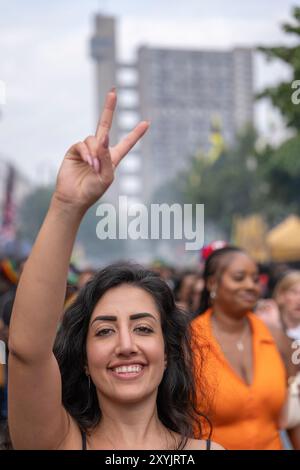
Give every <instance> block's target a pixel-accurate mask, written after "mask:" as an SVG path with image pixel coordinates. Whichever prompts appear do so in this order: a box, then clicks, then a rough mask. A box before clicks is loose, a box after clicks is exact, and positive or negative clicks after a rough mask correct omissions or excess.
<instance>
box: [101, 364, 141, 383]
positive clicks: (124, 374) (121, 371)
mask: <svg viewBox="0 0 300 470" xmlns="http://www.w3.org/2000/svg"><path fill="white" fill-rule="evenodd" d="M145 367H146V366H144V365H143V366H142V365H140V364H139V365H137V366H129V367H124V366H120V367H115V368H113V369H109V372H110V373H111V374H112V375H113V376H114V377H116V378H117V379H120V380H132V379H136V378H139V377H141V376H142V375H143V374H144V371H145Z"/></svg>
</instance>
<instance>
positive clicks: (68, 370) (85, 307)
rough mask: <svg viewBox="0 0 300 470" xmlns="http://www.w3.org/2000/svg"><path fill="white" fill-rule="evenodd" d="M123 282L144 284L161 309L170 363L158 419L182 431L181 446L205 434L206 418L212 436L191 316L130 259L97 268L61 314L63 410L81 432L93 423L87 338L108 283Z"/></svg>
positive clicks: (57, 347)
mask: <svg viewBox="0 0 300 470" xmlns="http://www.w3.org/2000/svg"><path fill="white" fill-rule="evenodd" d="M122 284H129V285H132V286H136V287H139V288H141V289H144V290H145V291H146V292H148V293H149V294H150V295H151V296H152V298H153V299H154V300H155V303H156V305H157V308H158V310H159V312H160V317H161V325H162V332H163V337H164V343H165V351H166V356H167V364H168V366H167V368H166V370H165V372H164V375H163V378H162V381H161V383H160V385H159V387H158V394H157V410H158V417H159V419H160V421H161V422H162V423H163V424H164V425H165V426H166V427H167V428H168V429H169V430H171V431H174V432H177V433H179V434H180V435H181V436H182V439H181V441H180V443H179V446H178V448H179V449H182V448H184V447H185V445H186V442H187V439H188V438H189V437H193V435H194V431H195V430H196V434H197V437H198V436H199V437H200V436H201V437H203V431H204V427H206V426H207V424H208V428H207V430H208V431H209V437H210V434H211V425H210V422H209V420H208V419H207V418H206V417H205V415H204V414H203V413H202V410H201V411H200V410H199V409H197V406H196V403H197V402H196V390H195V382H194V373H195V371H194V365H193V357H192V352H191V342H190V341H191V338H190V329H189V317H188V315H186V314H185V312H182V311H181V310H180V309H178V308H177V307H176V304H175V301H174V296H173V293H172V291H171V290H170V288H169V287H168V285H167V283H166V282H164V281H163V280H162V279H161V278H160V277H159V276H158V275H157V274H155V273H154V272H152V271H149V270H147V269H144V268H143V267H141V266H139V265H135V264H131V263H122V264H120V263H118V264H113V265H110V266H108V267H106V268H104V269H103V270H101V271H99V272H98V273H97V274H96V275H95V276H94V277H93V279H91V280H90V281H89V282H88V283H87V284H86V286H85V287H84V288H83V289H82V290H81V291H80V292H79V294H78V297H77V299H76V300H75V301H74V303H73V304H72V305H71V306H70V307H69V308H68V310H67V311H66V313H65V315H64V317H63V320H62V323H61V325H60V328H59V331H58V334H57V337H56V340H55V344H54V354H55V356H56V359H57V361H58V364H59V367H60V371H61V376H62V399H63V404H64V406H65V408H66V410H67V411H68V412H69V413H70V415H71V416H72V417H73V418H74V419H75V420H76V422H77V423H78V425H79V427H80V428H81V429H82V430H83V431H85V432H88V431H89V430H91V429H92V428H94V427H95V426H96V425H97V424H98V423H99V421H100V419H101V409H100V407H99V402H98V397H97V393H96V388H95V385H94V384H93V383H91V384H90V389H89V385H88V380H87V377H86V374H85V365H86V362H87V357H86V338H87V333H88V328H89V321H90V318H91V315H92V312H93V310H94V308H95V306H96V304H97V302H98V301H99V299H100V298H101V297H102V296H103V295H104V294H105V292H107V291H108V290H109V289H111V288H113V287H116V286H120V285H122ZM197 374H199V371H198V370H197ZM202 389H203V390H197V397H198V403H199V396H200V402H201V403H202V401H201V400H202V397H203V407H204V400H205V393H204V389H205V387H202Z"/></svg>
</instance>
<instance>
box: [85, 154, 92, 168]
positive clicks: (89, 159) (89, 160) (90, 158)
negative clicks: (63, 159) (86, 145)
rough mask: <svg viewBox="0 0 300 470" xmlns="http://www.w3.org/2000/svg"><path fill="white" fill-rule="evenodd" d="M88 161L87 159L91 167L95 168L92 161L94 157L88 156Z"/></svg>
mask: <svg viewBox="0 0 300 470" xmlns="http://www.w3.org/2000/svg"><path fill="white" fill-rule="evenodd" d="M86 159H87V161H88V164H89V165H90V166H93V159H92V157H91V156H90V155H87V156H86Z"/></svg>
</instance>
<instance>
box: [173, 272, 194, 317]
mask: <svg viewBox="0 0 300 470" xmlns="http://www.w3.org/2000/svg"><path fill="white" fill-rule="evenodd" d="M195 280H196V273H195V272H194V271H184V272H183V273H181V274H179V275H178V277H177V279H176V281H175V286H174V295H175V299H176V303H177V305H178V307H179V308H181V309H182V310H185V311H186V312H189V313H191V302H192V291H193V286H194V283H195Z"/></svg>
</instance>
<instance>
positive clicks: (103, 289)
mask: <svg viewBox="0 0 300 470" xmlns="http://www.w3.org/2000/svg"><path fill="white" fill-rule="evenodd" d="M54 353H55V356H56V358H57V361H58V364H59V367H60V370H61V375H62V397H63V403H64V406H65V408H66V410H67V411H68V412H69V413H70V415H71V416H72V417H73V418H74V419H75V420H76V422H77V423H78V424H79V427H80V429H81V430H82V431H83V432H84V433H87V442H88V444H89V446H90V447H91V448H98V447H99V444H98V439H99V436H102V445H104V446H105V445H108V446H109V439H111V438H109V436H118V434H120V432H119V431H118V429H117V430H116V429H114V424H113V421H114V420H116V422H119V424H118V427H120V428H121V423H120V416H122V415H123V414H124V410H126V409H127V413H126V415H128V416H130V415H131V413H132V411H133V412H134V415H133V417H134V419H137V416H136V415H137V413H138V411H139V410H140V411H141V413H142V417H143V419H145V417H146V415H147V413H150V415H149V416H151V415H153V413H154V416H155V421H157V423H160V425H159V427H158V434H157V439H158V440H161V439H163V440H162V441H161V445H162V448H167V447H168V446H170V445H171V446H172V445H173V446H175V447H179V448H182V447H184V446H185V445H187V438H188V437H192V435H193V425H194V426H195V425H197V423H199V420H200V419H201V413H199V412H197V410H196V408H195V406H194V403H195V401H194V400H195V390H194V385H193V361H192V356H191V349H190V341H189V330H188V318H187V317H186V316H185V315H184V314H183V313H182V312H181V311H180V310H179V309H178V308H177V307H176V305H175V302H174V298H173V294H172V292H171V290H170V289H169V287H168V285H167V284H166V283H165V282H164V281H162V280H161V279H160V278H159V277H158V276H157V275H156V274H154V273H153V272H151V271H148V270H146V269H144V268H142V267H140V266H137V265H132V264H115V265H111V266H109V267H107V268H105V269H104V270H102V271H100V272H99V273H98V274H97V275H96V276H95V277H94V278H93V279H92V280H91V281H90V282H89V283H88V284H87V285H86V287H85V288H84V289H83V290H82V291H81V292H80V294H79V296H78V298H77V300H76V301H75V303H74V304H73V305H72V306H71V307H70V308H69V310H68V311H67V312H66V314H65V316H64V319H63V322H62V325H61V327H60V330H59V333H58V336H57V338H56V342H55V346H54ZM74 364H77V367H76V368H74V366H73V365H74ZM193 397H194V398H193ZM128 407H133V408H131V409H130V408H128ZM128 410H130V412H129V411H128ZM147 410H148V411H147ZM155 410H156V411H155ZM128 416H127V417H128ZM132 419H133V418H132ZM95 430H97V433H96V435H97V436H98V437H95V434H94V432H95ZM201 431H202V430H201V426H200V432H201ZM85 438H86V437H85V436H84V439H85ZM123 438H124V436H121V435H119V436H118V439H116V437H115V439H114V442H115V445H116V446H117V445H118V444H117V442H118V441H119V442H122V439H123ZM139 439H141V441H140V442H139V441H137V442H136V443H135V445H136V446H137V448H143V446H144V445H146V446H147V442H145V440H144V439H145V436H144V437H143V436H140V437H139ZM154 445H157V443H156V444H154ZM188 445H191V442H190V443H189V444H188Z"/></svg>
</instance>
